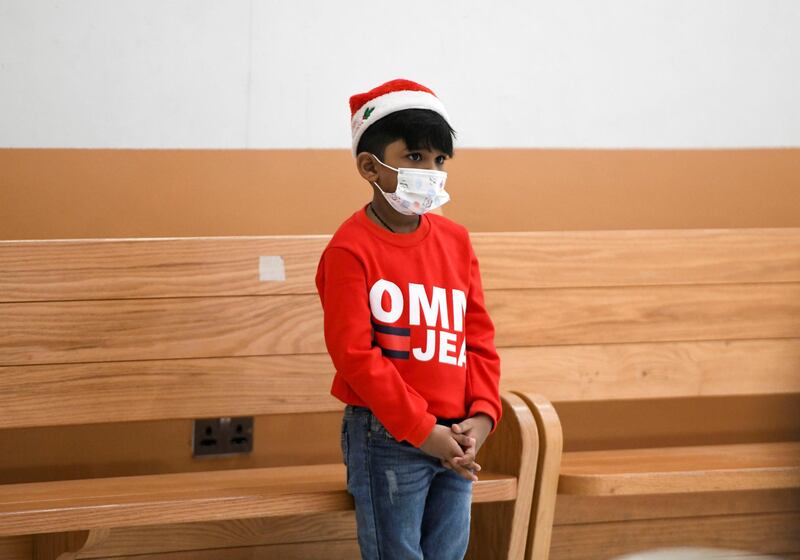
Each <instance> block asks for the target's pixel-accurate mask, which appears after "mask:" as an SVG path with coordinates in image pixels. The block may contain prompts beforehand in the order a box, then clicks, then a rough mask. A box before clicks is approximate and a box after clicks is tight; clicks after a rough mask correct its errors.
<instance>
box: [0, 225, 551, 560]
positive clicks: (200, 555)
mask: <svg viewBox="0 0 800 560" xmlns="http://www.w3.org/2000/svg"><path fill="white" fill-rule="evenodd" d="M328 238H329V236H296V237H282V236H281V237H248V238H198V239H130V240H123V239H117V240H113V239H112V240H72V241H69V240H65V241H20V242H0V332H2V336H0V557H2V558H3V559H4V560H16V559H18V558H30V557H34V558H37V559H44V558H60V559H62V560H65V559H67V558H74V557H75V554H78V553H79V554H80V557H104V558H106V557H121V556H128V555H137V554H139V555H142V554H146V555H147V558H148V559H153V558H157V557H160V556H159V554H167V553H176V554H177V555H174V556H173V555H169V556H168V557H169V558H171V559H172V558H192V559H200V560H207V559H208V560H210V559H219V558H226V559H230V558H233V559H236V558H252V557H255V556H254V554H256V555H258V557H275V558H282V559H292V558H303V559H313V558H326V559H336V558H342V559H344V558H353V557H356V556H357V555H358V546H357V542H356V540H355V516H354V512H353V502H352V497H351V496H350V495H349V494H348V493H347V491H346V488H345V467H344V465H343V464H342V461H341V451H340V447H339V443H340V442H339V430H340V425H341V417H342V412H343V407H344V405H343V404H342V403H340V402H339V401H337V400H336V399H334V398H333V397H332V396H330V394H329V389H330V382H331V379H332V366H331V364H330V359H329V357H328V355H327V353H326V351H325V345H324V340H323V337H322V311H321V307H320V304H319V299H318V296H317V294H316V291H315V288H314V283H313V278H314V273H315V270H316V265H317V261H318V258H319V254H320V252H321V251H322V249H323V247H324V246H325V244H326V243H327V240H328ZM502 400H503V420H502V421H501V423H500V425H499V426H498V430H497V431H496V433H495V434H493V436H492V437H491V438H489V440H488V441H487V442H486V444H485V445H484V447H483V448H482V449H481V451H480V453H479V457H478V460H479V462H480V463H481V465H482V467H483V470H482V471H481V473H480V474H479V477H480V480H479V481H478V482H476V483H475V484H474V496H473V500H474V503H475V505H474V508H473V516H472V527H471V531H472V534H471V543H470V551H469V557H470V558H478V559H487V558H515V559H516V558H521V557H523V555H524V549H525V542H526V537H527V534H528V521H529V517H530V511H531V500H532V499H533V485H534V482H535V472H536V471H535V469H536V462H537V456H538V434H537V428H536V425H535V422H534V419H533V416H532V414H531V412H530V410H529V408H528V406H527V405H526V403H525V402H524V401H523V400H522V399H521V398H520V397H519V396H516V395H514V394H512V393H509V392H504V393H503V395H502ZM238 416H254V417H255V433H254V442H255V444H254V450H253V452H252V453H251V454H249V455H247V456H235V457H225V458H219V459H209V458H204V459H200V458H196V459H195V458H192V457H191V426H192V424H191V421H192V419H195V418H213V417H238ZM98 442H99V443H98ZM253 547H257V549H254V548H253ZM181 551H183V554H178V553H180V552H181ZM186 551H189V552H186ZM254 551H255V552H254ZM166 557H167V556H165V558H166Z"/></svg>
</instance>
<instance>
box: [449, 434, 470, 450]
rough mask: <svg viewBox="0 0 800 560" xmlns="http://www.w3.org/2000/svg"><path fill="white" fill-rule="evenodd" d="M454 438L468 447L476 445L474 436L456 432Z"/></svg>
mask: <svg viewBox="0 0 800 560" xmlns="http://www.w3.org/2000/svg"><path fill="white" fill-rule="evenodd" d="M453 439H454V440H456V441H457V442H458V443H459V444H460V445H465V446H467V447H472V446H473V445H475V438H474V437H472V436H467V435H464V434H454V435H453Z"/></svg>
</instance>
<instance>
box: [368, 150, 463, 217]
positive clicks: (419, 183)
mask: <svg viewBox="0 0 800 560" xmlns="http://www.w3.org/2000/svg"><path fill="white" fill-rule="evenodd" d="M371 155H372V157H374V158H375V159H376V160H377V161H378V163H380V164H381V165H382V166H384V167H388V168H389V169H391V170H392V171H396V172H397V189H395V191H394V192H393V193H387V192H384V190H383V189H382V188H380V186H379V185H378V183H375V182H373V183H372V184H373V185H375V186H376V187H378V190H379V191H381V194H382V195H383V198H385V199H386V202H388V203H389V204H390V205H391V206H392V208H394V209H395V210H397V211H398V212H400V213H401V214H405V215H407V216H411V215H413V214H424V213H425V212H428V211H429V210H433V209H434V208H438V207H439V206H441V205H442V204H445V203H446V202H447V201H449V200H450V195H449V194H448V193H447V191H445V190H444V183H445V181H446V180H447V173H446V172H444V171H436V170H434V169H414V168H413V167H400V168H399V169H395V168H394V167H392V166H391V165H386V164H385V163H383V162H382V161H381V160H379V159H378V157H377V156H375V155H374V154H371Z"/></svg>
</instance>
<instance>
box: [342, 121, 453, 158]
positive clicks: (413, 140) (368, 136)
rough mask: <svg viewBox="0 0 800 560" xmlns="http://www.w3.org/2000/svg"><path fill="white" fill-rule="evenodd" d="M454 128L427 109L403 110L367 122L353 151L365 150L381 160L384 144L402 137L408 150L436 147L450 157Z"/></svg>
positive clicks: (358, 152) (451, 154)
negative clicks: (370, 123) (370, 122)
mask: <svg viewBox="0 0 800 560" xmlns="http://www.w3.org/2000/svg"><path fill="white" fill-rule="evenodd" d="M455 133H456V131H455V130H453V129H452V127H451V126H450V124H448V122H447V121H446V120H444V117H442V116H441V115H440V114H439V113H437V112H436V111H431V110H430V109H404V110H402V111H397V112H395V113H390V114H388V115H386V116H385V117H383V118H382V119H380V120H378V122H376V123H375V124H373V125H371V126H370V127H369V128H367V130H365V131H364V134H362V135H361V138H360V139H359V141H358V146H357V148H356V153H357V154H360V153H361V152H369V153H371V154H375V155H376V156H378V157H379V158H380V159H383V152H384V150H385V149H386V146H388V145H389V144H391V143H392V142H395V141H396V140H400V139H402V140H403V141H404V142H405V143H406V146H407V147H408V149H410V150H419V149H423V148H427V149H428V150H434V149H435V150H439V151H441V152H444V153H445V154H447V155H448V156H450V157H453V138H454V137H455Z"/></svg>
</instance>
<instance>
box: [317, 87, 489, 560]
mask: <svg viewBox="0 0 800 560" xmlns="http://www.w3.org/2000/svg"><path fill="white" fill-rule="evenodd" d="M350 111H351V125H352V133H353V155H354V156H355V158H356V168H357V170H358V173H359V174H360V175H361V177H363V178H364V179H365V180H366V181H368V182H369V184H370V185H371V186H372V188H373V199H372V201H371V202H370V203H369V204H367V205H365V206H363V207H361V208H360V209H359V210H357V211H356V212H355V213H354V214H353V215H351V216H350V217H349V218H348V219H347V220H345V221H344V223H342V224H341V226H339V228H338V229H337V230H336V232H335V233H334V235H333V237H332V238H331V240H330V242H329V243H328V245H327V247H326V248H325V250H324V251H323V253H322V256H321V258H320V261H319V265H318V268H317V276H316V285H317V290H318V292H319V296H320V301H321V302H322V307H323V310H324V331H325V342H326V346H327V349H328V353H329V354H330V356H331V360H332V362H333V364H334V366H335V368H336V374H335V375H334V378H333V384H332V387H331V394H332V395H334V396H335V397H337V398H338V399H340V400H341V401H342V402H344V403H346V407H345V411H344V416H343V418H342V429H341V447H342V455H343V461H344V463H345V465H347V489H348V492H349V493H350V494H352V495H353V498H354V501H355V506H356V523H357V526H358V543H359V547H360V549H361V554H362V558H364V559H367V560H377V559H381V560H387V559H395V558H397V559H400V558H402V559H422V558H435V559H437V560H455V559H462V558H463V557H464V554H465V552H466V549H467V544H468V541H469V528H470V507H471V503H472V481H474V480H477V476H476V474H475V473H476V472H478V471H480V465H478V464H477V463H476V462H475V456H476V455H477V452H478V450H479V449H480V447H481V445H483V443H484V441H485V440H486V437H487V436H488V435H489V434H491V433H492V432H494V430H495V429H496V427H497V423H498V422H499V421H500V418H501V414H502V408H501V404H500V396H499V380H500V358H499V356H498V354H497V350H496V348H495V346H494V325H493V323H492V320H491V319H490V317H489V314H488V312H487V310H486V307H485V306H484V300H483V290H482V287H481V277H480V271H479V268H478V260H477V258H476V256H475V253H474V251H473V249H472V245H471V243H470V239H469V234H468V232H467V230H466V228H464V227H463V226H461V225H459V224H457V223H455V222H453V221H451V220H449V219H447V218H445V217H443V216H440V215H437V214H432V213H431V212H430V211H431V210H433V209H435V208H438V207H439V206H441V205H442V204H445V203H446V202H447V201H448V200H449V194H448V193H447V191H446V190H445V179H446V177H447V174H446V173H445V172H444V170H443V169H444V167H445V163H446V161H447V160H448V159H449V158H451V157H452V156H453V133H454V131H453V129H452V127H451V126H450V124H449V118H448V115H447V113H446V111H445V108H444V106H443V104H442V103H441V101H440V100H439V99H438V98H437V97H436V95H435V94H434V93H433V92H432V91H431V90H430V89H428V88H426V87H425V86H422V85H420V84H418V83H415V82H412V81H409V80H392V81H390V82H387V83H385V84H382V85H380V86H378V87H376V88H374V89H372V90H370V91H368V92H366V93H362V94H358V95H354V96H352V97H351V98H350Z"/></svg>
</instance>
